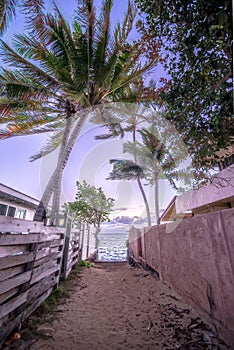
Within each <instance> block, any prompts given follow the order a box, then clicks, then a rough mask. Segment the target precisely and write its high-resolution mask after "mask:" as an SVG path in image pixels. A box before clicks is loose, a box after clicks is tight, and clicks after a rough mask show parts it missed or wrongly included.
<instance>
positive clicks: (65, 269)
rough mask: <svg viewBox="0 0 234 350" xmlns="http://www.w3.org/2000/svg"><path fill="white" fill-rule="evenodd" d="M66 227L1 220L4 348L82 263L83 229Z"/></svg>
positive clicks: (0, 305) (0, 339) (0, 294)
mask: <svg viewBox="0 0 234 350" xmlns="http://www.w3.org/2000/svg"><path fill="white" fill-rule="evenodd" d="M62 226H63V227H46V226H43V224H42V223H39V222H32V221H26V220H20V219H14V218H9V217H4V216H0V345H1V343H3V341H4V340H5V339H6V338H7V336H8V335H9V334H10V333H11V332H12V331H13V330H14V329H16V328H17V327H19V326H20V325H21V323H22V322H23V321H24V320H25V319H26V318H27V317H28V316H29V315H30V314H31V313H32V312H33V311H34V310H36V309H37V308H38V306H39V305H40V304H41V303H42V302H43V301H44V300H45V299H47V297H48V296H49V295H50V294H51V293H52V291H53V290H54V289H55V288H56V286H57V284H58V282H59V279H60V275H61V277H62V278H66V277H67V276H68V274H69V272H70V271H71V269H72V267H73V266H74V265H75V264H76V263H77V262H78V260H79V258H80V256H81V252H80V251H81V248H82V247H81V245H80V227H75V226H74V225H73V223H72V218H71V217H69V216H67V217H66V220H65V223H64V225H62Z"/></svg>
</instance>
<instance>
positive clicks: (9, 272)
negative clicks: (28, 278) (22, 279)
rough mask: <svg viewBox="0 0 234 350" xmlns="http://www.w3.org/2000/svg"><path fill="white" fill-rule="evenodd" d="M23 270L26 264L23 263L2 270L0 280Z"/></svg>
mask: <svg viewBox="0 0 234 350" xmlns="http://www.w3.org/2000/svg"><path fill="white" fill-rule="evenodd" d="M23 270H24V266H21V265H19V266H15V267H9V268H6V269H4V270H0V282H1V281H4V280H5V279H7V278H10V277H12V276H15V275H18V274H19V273H21V272H23Z"/></svg>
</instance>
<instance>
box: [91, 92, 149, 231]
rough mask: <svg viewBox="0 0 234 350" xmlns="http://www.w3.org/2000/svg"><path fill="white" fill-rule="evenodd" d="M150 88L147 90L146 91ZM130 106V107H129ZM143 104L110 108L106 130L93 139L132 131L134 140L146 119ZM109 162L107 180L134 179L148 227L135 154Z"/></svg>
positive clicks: (141, 174)
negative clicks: (110, 166)
mask: <svg viewBox="0 0 234 350" xmlns="http://www.w3.org/2000/svg"><path fill="white" fill-rule="evenodd" d="M149 92H150V90H148V93H149ZM131 107H132V108H131ZM144 109H145V107H144V106H141V105H139V104H135V105H134V106H129V104H123V105H122V104H118V105H117V106H116V107H115V108H113V109H112V113H111V115H108V117H107V118H106V120H105V121H104V125H103V126H104V127H105V128H106V129H107V130H108V131H107V133H106V134H102V135H98V136H96V137H95V139H97V140H100V139H102V140H103V139H109V138H114V137H121V138H123V137H124V136H125V133H127V132H130V133H132V141H133V142H135V141H136V128H137V126H139V125H140V124H141V123H144V122H146V121H147V117H146V116H145V113H144ZM110 163H111V164H112V163H113V170H112V172H111V173H110V174H109V177H108V178H107V179H108V180H136V181H137V184H138V187H139V189H140V192H141V194H142V197H143V200H144V204H145V209H146V215H147V221H148V227H150V226H151V215H150V209H149V203H148V200H147V197H146V194H145V191H144V188H143V185H142V183H141V179H142V178H144V173H143V171H142V169H141V167H140V166H138V165H137V164H136V154H134V161H132V160H128V159H122V160H121V159H111V160H110Z"/></svg>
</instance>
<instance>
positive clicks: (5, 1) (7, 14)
mask: <svg viewBox="0 0 234 350" xmlns="http://www.w3.org/2000/svg"><path fill="white" fill-rule="evenodd" d="M17 3H18V0H1V1H0V35H1V34H3V32H4V31H5V30H6V29H7V26H8V23H9V22H10V21H11V20H12V17H13V16H15V8H16V5H17Z"/></svg>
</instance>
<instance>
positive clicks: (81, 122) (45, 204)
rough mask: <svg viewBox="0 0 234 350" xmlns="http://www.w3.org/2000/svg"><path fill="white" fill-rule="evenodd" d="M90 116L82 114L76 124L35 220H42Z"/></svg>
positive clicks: (43, 196)
mask: <svg viewBox="0 0 234 350" xmlns="http://www.w3.org/2000/svg"><path fill="white" fill-rule="evenodd" d="M87 118H88V113H87V112H86V113H85V115H81V116H80V118H79V120H78V122H77V124H76V126H75V127H74V129H73V131H72V133H71V135H70V137H69V139H68V141H67V145H66V147H65V148H64V149H63V150H62V152H61V155H60V157H59V159H58V162H57V166H56V168H55V170H54V172H53V174H52V176H51V178H50V180H49V182H48V184H47V186H46V189H45V191H44V193H43V195H42V198H41V200H40V203H39V205H38V207H37V210H36V212H35V214H34V218H33V220H34V221H42V220H43V216H44V212H45V210H46V209H47V207H48V204H49V201H50V198H51V196H52V193H53V191H54V189H55V186H56V185H57V184H58V182H59V179H61V173H63V170H64V168H65V166H66V164H67V161H68V159H69V156H70V153H71V151H72V148H73V146H74V144H75V142H76V140H77V137H78V135H79V133H80V130H81V128H82V126H83V125H84V123H85V121H86V119H87Z"/></svg>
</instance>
